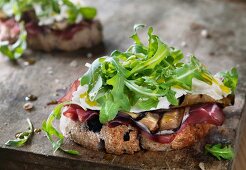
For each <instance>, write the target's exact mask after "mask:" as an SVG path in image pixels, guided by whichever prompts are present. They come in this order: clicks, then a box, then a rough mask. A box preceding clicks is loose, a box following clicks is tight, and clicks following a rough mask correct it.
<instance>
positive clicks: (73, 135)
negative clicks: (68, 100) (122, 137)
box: [60, 115, 102, 150]
mask: <svg viewBox="0 0 246 170" xmlns="http://www.w3.org/2000/svg"><path fill="white" fill-rule="evenodd" d="M60 130H61V132H62V133H63V135H64V136H65V137H69V138H70V139H71V140H73V141H74V142H76V143H78V144H80V145H82V146H84V147H87V148H90V149H93V150H99V149H101V148H102V146H101V143H100V134H99V133H94V132H92V131H89V130H88V128H87V124H86V123H81V122H79V121H73V120H71V119H69V118H67V117H65V116H63V115H62V116H61V119H60Z"/></svg>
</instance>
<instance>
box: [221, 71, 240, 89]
mask: <svg viewBox="0 0 246 170" xmlns="http://www.w3.org/2000/svg"><path fill="white" fill-rule="evenodd" d="M218 75H219V76H220V77H222V79H223V83H224V85H225V86H227V87H229V88H230V89H231V90H232V91H235V90H236V87H237V83H238V73H237V69H236V68H235V67H233V68H232V69H231V70H230V71H224V72H219V73H218Z"/></svg>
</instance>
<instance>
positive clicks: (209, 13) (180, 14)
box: [0, 0, 246, 169]
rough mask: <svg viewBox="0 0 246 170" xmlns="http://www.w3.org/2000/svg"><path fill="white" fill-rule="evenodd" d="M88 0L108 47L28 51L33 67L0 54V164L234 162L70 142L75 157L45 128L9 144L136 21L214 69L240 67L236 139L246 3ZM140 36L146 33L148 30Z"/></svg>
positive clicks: (188, 152)
mask: <svg viewBox="0 0 246 170" xmlns="http://www.w3.org/2000/svg"><path fill="white" fill-rule="evenodd" d="M90 3H92V4H93V5H95V6H96V7H97V8H98V13H99V15H98V17H99V18H100V19H101V20H102V23H103V25H104V44H103V45H100V46H98V47H95V48H94V49H92V50H88V51H86V52H83V50H81V51H77V52H74V53H63V52H54V53H51V54H45V53H42V52H31V53H30V54H28V55H27V57H28V58H33V59H35V60H36V63H35V64H34V65H31V66H25V65H24V62H23V60H20V61H19V63H18V64H13V63H9V62H6V61H4V59H2V58H1V60H0V68H1V71H0V89H1V90H0V161H1V162H0V166H5V169H9V168H13V169H18V168H21V169H24V168H26V167H29V168H34V169H41V168H44V169H50V168H51V169H55V168H57V167H61V169H69V168H74V169H81V168H91V169H92V168H95V167H99V168H106V167H111V168H112V169H116V168H117V169H118V167H122V168H136V169H139V168H145V169H149V168H157V169H161V168H162V169H168V168H171V169H173V168H181V169H194V168H198V164H199V163H200V162H204V163H205V167H206V168H207V169H209V168H210V169H211V168H214V167H217V168H219V169H227V168H228V167H230V165H231V162H229V161H221V162H219V161H216V160H215V159H213V158H211V157H207V156H205V155H203V154H201V153H198V152H196V151H195V150H193V149H184V150H180V151H172V152H168V153H166V152H144V151H142V152H139V153H136V154H135V155H122V156H115V155H111V154H106V153H104V152H95V151H91V150H87V149H85V148H81V147H78V145H76V144H73V145H72V147H73V148H76V149H78V150H79V151H80V152H81V156H79V157H72V156H69V155H65V154H64V153H61V152H57V153H55V154H53V152H52V148H51V145H50V143H49V141H48V140H47V139H46V137H45V136H44V134H43V133H40V134H36V135H35V136H34V137H33V139H32V141H31V142H30V143H29V144H28V145H26V146H24V147H22V148H18V149H16V148H9V147H6V146H5V145H4V143H5V142H6V141H7V140H9V139H12V138H13V137H14V134H15V133H16V132H18V131H21V130H25V129H26V126H27V124H26V118H27V117H29V118H30V119H31V120H32V122H33V123H34V126H35V128H40V127H41V123H42V121H43V120H44V119H46V118H47V116H48V114H49V113H50V111H51V110H52V108H53V106H47V105H46V104H47V103H48V102H49V101H51V100H52V99H56V98H57V97H60V96H61V93H59V90H58V89H63V88H65V87H67V86H68V85H69V83H71V82H72V81H73V80H75V79H77V78H78V77H79V76H81V75H82V73H84V72H85V71H86V68H85V67H84V64H85V63H86V62H91V61H92V60H93V59H95V58H96V57H99V56H102V55H104V54H110V52H111V51H112V50H114V49H119V50H125V49H126V48H127V47H128V46H129V45H130V44H131V40H130V39H129V38H128V37H129V35H131V34H132V32H133V30H132V27H133V25H134V24H135V23H145V24H147V25H149V26H153V27H154V30H155V32H156V33H158V34H159V35H160V37H161V39H163V40H165V41H166V42H167V43H169V44H172V45H173V46H176V47H180V48H182V49H183V51H184V52H185V53H186V54H188V53H195V55H196V56H198V58H199V59H201V60H202V62H203V63H205V64H206V65H207V66H208V67H209V69H210V70H211V71H212V72H214V73H215V72H217V71H220V70H223V69H229V68H231V67H233V66H235V65H236V66H237V68H238V70H239V73H240V82H239V87H238V92H237V100H236V105H235V106H234V107H232V108H229V109H227V112H226V113H227V118H228V119H227V120H226V122H225V125H224V126H225V127H226V128H229V129H230V130H231V131H232V135H231V137H232V138H233V139H235V135H236V133H235V129H236V128H237V124H238V122H239V119H240V114H241V112H242V109H243V105H244V99H245V97H244V94H245V89H246V84H245V82H246V76H245V74H246V56H245V54H246V39H245V37H246V29H245V28H246V12H245V11H246V4H245V3H242V2H234V1H223V0H218V1H207V0H201V1H195V0H194V1H193V0H173V1H164V0H155V1H148V0H125V1H119V0H118V1H116V0H95V1H93V2H92V1H91V2H90ZM202 29H206V30H207V31H208V33H209V35H210V38H203V37H202V36H201V30H202ZM140 34H141V35H144V33H143V32H141V33H140ZM183 41H185V43H186V44H187V46H186V47H182V42H183ZM183 44H184V43H183ZM88 52H91V53H92V54H93V57H91V58H88V57H87V55H86V54H87V53H88ZM72 61H76V62H77V66H76V65H73V64H71V62H72ZM57 90H58V92H56V91H57ZM56 93H57V94H58V95H60V96H57V94H56ZM28 94H34V95H37V96H38V100H37V101H34V102H33V104H34V109H33V110H32V111H31V112H26V111H24V110H23V108H22V106H23V104H25V100H24V97H25V96H27V95H28ZM234 142H235V140H234ZM68 143H71V142H69V141H68ZM22 163H23V164H22ZM29 168H28V169H29Z"/></svg>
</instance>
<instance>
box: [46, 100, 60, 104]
mask: <svg viewBox="0 0 246 170" xmlns="http://www.w3.org/2000/svg"><path fill="white" fill-rule="evenodd" d="M57 103H58V102H57V100H51V101H49V102H48V103H47V104H46V105H53V104H57Z"/></svg>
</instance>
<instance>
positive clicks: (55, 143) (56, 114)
mask: <svg viewBox="0 0 246 170" xmlns="http://www.w3.org/2000/svg"><path fill="white" fill-rule="evenodd" d="M68 104H71V103H70V102H65V103H60V104H58V105H57V106H56V107H55V108H54V110H53V111H52V112H51V114H50V115H49V117H48V119H47V120H46V121H43V124H42V130H43V131H44V132H46V136H47V138H48V139H49V141H50V142H51V144H52V147H53V150H54V152H56V151H57V150H58V149H60V150H61V151H63V152H65V153H68V154H73V155H79V152H78V151H76V150H66V149H63V148H62V147H61V146H62V144H63V140H64V136H63V134H62V133H60V132H58V130H56V129H55V127H54V126H53V121H54V120H55V119H58V120H59V119H60V118H61V110H62V108H63V107H64V106H65V105H68ZM53 136H55V138H53ZM57 138H58V140H56V139H57Z"/></svg>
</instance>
